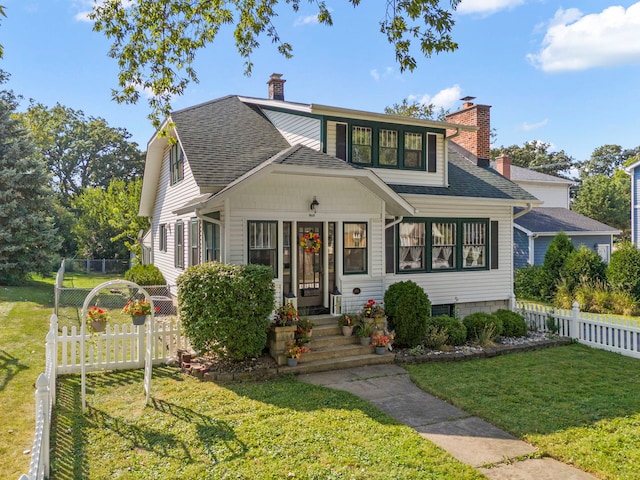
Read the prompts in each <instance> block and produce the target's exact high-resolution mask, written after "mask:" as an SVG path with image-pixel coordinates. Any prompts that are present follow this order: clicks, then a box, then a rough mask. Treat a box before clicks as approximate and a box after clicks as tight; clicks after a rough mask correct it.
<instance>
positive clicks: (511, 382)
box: [407, 345, 640, 480]
mask: <svg viewBox="0 0 640 480" xmlns="http://www.w3.org/2000/svg"><path fill="white" fill-rule="evenodd" d="M407 368H408V370H409V372H410V374H411V377H412V379H413V380H414V382H416V383H417V384H418V385H419V386H420V387H421V388H423V389H424V390H426V391H428V392H430V393H432V394H434V395H437V396H438V397H440V398H442V399H444V400H447V401H450V402H451V403H454V404H455V405H457V406H458V407H460V408H462V409H463V410H466V411H467V412H469V413H471V414H473V415H477V416H479V417H482V418H484V419H485V420H488V421H489V422H491V423H493V424H494V425H497V426H498V427H501V428H503V429H504V430H507V431H509V432H511V433H512V434H514V435H516V436H519V437H521V438H523V439H525V440H526V441H528V442H530V443H532V444H534V445H536V446H537V447H539V448H540V449H541V450H542V452H543V453H546V454H548V455H550V456H552V457H554V458H556V459H558V460H561V461H563V462H566V463H572V464H574V465H575V466H577V467H578V468H580V469H581V470H584V471H590V472H593V473H595V474H596V475H598V476H599V477H601V478H606V479H616V480H627V479H628V480H631V479H637V478H638V471H639V470H640V375H638V371H639V369H640V361H639V360H635V359H632V358H628V357H623V356H621V355H617V354H613V353H609V352H605V351H602V350H595V349H591V348H588V347H584V346H580V345H571V346H566V347H557V348H552V349H546V350H538V351H534V352H528V353H519V354H513V355H504V356H499V357H495V358H491V359H481V360H473V361H468V362H457V363H431V364H422V365H414V366H409V367H407Z"/></svg>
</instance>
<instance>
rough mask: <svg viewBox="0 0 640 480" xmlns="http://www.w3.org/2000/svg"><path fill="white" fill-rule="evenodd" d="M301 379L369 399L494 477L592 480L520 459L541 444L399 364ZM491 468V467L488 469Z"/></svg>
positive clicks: (545, 461)
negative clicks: (429, 387) (433, 388)
mask: <svg viewBox="0 0 640 480" xmlns="http://www.w3.org/2000/svg"><path fill="white" fill-rule="evenodd" d="M297 378H298V380H300V381H303V382H307V383H312V384H314V385H323V386H325V387H329V388H334V389H337V390H346V391H347V392H351V393H353V394H354V395H357V396H359V397H360V398H362V399H364V400H367V401H369V402H370V403H372V404H373V405H375V406H376V407H378V408H379V409H380V410H382V411H384V412H386V413H388V414H389V415H390V416H392V417H393V418H395V419H396V420H398V421H399V422H401V423H404V424H406V425H408V426H410V427H412V428H414V429H415V430H416V431H417V432H418V433H420V435H422V436H423V437H425V438H427V439H429V440H431V441H432V442H433V443H435V444H436V445H439V446H440V447H442V448H443V449H444V450H446V451H448V452H449V453H450V454H451V455H453V456H454V457H455V458H457V459H458V460H460V461H461V462H464V463H467V464H469V465H471V466H473V467H475V468H477V469H478V470H479V471H480V472H482V473H483V474H484V475H485V476H487V477H488V478H491V479H495V480H529V479H530V480H593V479H595V478H596V477H594V476H592V475H590V474H588V473H585V472H583V471H581V470H578V469H576V468H574V467H571V466H569V465H565V464H564V463H561V462H558V461H556V460H553V459H551V458H541V459H519V458H518V457H521V456H523V455H528V454H531V453H534V452H536V448H535V447H533V446H531V445H529V444H528V443H526V442H524V441H522V440H520V439H518V438H516V437H513V436H512V435H509V434H508V433H506V432H504V431H502V430H500V429H498V428H496V427H494V426H493V425H491V424H490V423H487V422H485V421H484V420H481V419H479V418H477V417H473V416H471V415H469V414H468V413H466V412H464V411H463V410H460V409H459V408H457V407H454V406H453V405H450V404H448V403H446V402H443V401H442V400H439V399H437V398H436V397H434V396H432V395H429V394H428V393H426V392H424V391H422V390H420V389H419V388H418V387H416V386H415V385H414V384H413V382H411V379H410V378H409V374H408V373H407V371H406V370H405V369H404V368H402V367H399V366H397V365H379V366H370V367H358V368H351V369H346V370H335V371H330V372H319V373H309V374H303V375H298V377H297ZM487 466H490V468H488V467H487Z"/></svg>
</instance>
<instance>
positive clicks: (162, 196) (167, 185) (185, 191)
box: [151, 149, 200, 295]
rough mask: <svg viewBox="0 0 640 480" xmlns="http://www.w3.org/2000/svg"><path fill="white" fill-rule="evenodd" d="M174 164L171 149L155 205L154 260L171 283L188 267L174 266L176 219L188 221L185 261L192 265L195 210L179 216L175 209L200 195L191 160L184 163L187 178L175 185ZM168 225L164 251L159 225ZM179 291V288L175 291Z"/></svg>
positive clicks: (166, 154)
mask: <svg viewBox="0 0 640 480" xmlns="http://www.w3.org/2000/svg"><path fill="white" fill-rule="evenodd" d="M169 170H170V168H169V149H167V150H166V151H165V153H164V157H163V159H162V168H161V171H160V179H159V183H158V190H157V195H156V200H155V205H154V209H153V224H152V226H151V228H153V238H154V249H153V263H154V264H155V265H156V266H157V267H158V268H159V269H160V271H161V272H162V274H163V275H164V276H165V280H166V281H167V283H168V284H169V285H175V284H176V280H177V278H178V276H179V275H180V274H182V272H183V271H184V270H183V269H181V268H176V267H175V266H174V247H175V233H176V232H175V223H176V221H178V220H180V219H181V220H182V221H183V223H184V242H185V249H184V265H185V266H186V265H188V244H187V242H188V241H189V233H188V232H189V221H190V219H191V217H192V216H193V215H192V214H187V215H183V216H177V215H175V214H174V213H172V212H173V211H174V210H176V209H178V208H179V207H181V206H183V205H184V204H185V203H187V202H188V201H189V200H191V199H193V198H194V197H196V196H198V195H200V191H199V189H198V186H197V185H196V183H195V180H194V179H193V174H192V172H191V167H190V165H189V162H188V161H187V159H186V158H185V164H184V178H183V179H182V180H181V181H180V182H178V183H176V184H174V185H171V180H170V171H169ZM163 223H164V224H166V225H167V251H166V252H161V251H159V250H158V244H159V242H158V240H159V235H158V233H159V229H160V228H159V226H160V225H161V224H163ZM172 293H173V294H174V295H175V294H176V292H175V291H172Z"/></svg>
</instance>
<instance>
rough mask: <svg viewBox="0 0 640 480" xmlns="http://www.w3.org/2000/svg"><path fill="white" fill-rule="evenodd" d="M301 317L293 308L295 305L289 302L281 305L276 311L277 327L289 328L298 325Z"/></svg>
mask: <svg viewBox="0 0 640 480" xmlns="http://www.w3.org/2000/svg"><path fill="white" fill-rule="evenodd" d="M298 320H300V316H299V315H298V310H297V309H296V307H294V306H293V303H291V302H287V303H285V304H284V305H280V306H279V307H278V309H277V310H276V318H275V325H276V326H277V327H287V326H290V325H294V324H297V323H298Z"/></svg>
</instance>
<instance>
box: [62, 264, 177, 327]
mask: <svg viewBox="0 0 640 480" xmlns="http://www.w3.org/2000/svg"><path fill="white" fill-rule="evenodd" d="M83 262H84V260H83ZM91 262H101V261H100V260H96V261H91ZM115 262H119V260H116V261H115ZM67 265H71V266H72V267H77V266H78V265H79V261H78V260H75V259H74V260H73V261H71V262H70V261H69V260H63V261H62V263H61V265H60V269H59V270H58V273H57V275H56V284H55V313H56V315H57V316H58V322H59V325H60V326H65V325H66V326H69V327H72V326H74V325H75V326H78V327H79V326H80V325H81V322H82V305H83V304H84V301H85V298H86V297H87V295H89V293H90V292H91V291H92V290H93V288H94V287H93V286H92V287H86V288H77V287H65V286H64V284H65V281H64V280H65V275H67V276H68V275H69V273H73V272H74V270H71V271H69V270H67V269H66V267H67ZM113 265H114V264H111V266H113ZM75 272H76V273H78V271H77V270H75ZM80 273H82V274H86V273H87V272H86V270H82V271H80ZM90 273H94V274H102V273H103V272H102V271H101V270H98V271H92V272H90ZM118 277H122V276H121V275H117V274H115V273H114V279H116V278H118ZM104 281H105V279H104V277H103V276H101V277H99V278H98V279H97V281H96V285H95V286H97V285H98V284H100V283H102V282H104ZM142 288H144V289H145V290H146V291H147V292H148V293H149V295H150V296H151V299H152V300H153V305H154V308H155V316H156V319H158V320H161V319H162V317H165V318H170V317H176V316H177V308H176V300H175V299H174V298H173V297H172V296H171V289H170V286H169V285H151V286H147V285H144V286H142ZM132 295H133V294H132V293H131V292H129V291H128V289H118V290H117V291H115V290H114V291H111V292H101V293H100V295H99V296H98V297H97V298H96V302H97V305H99V306H100V307H103V308H107V309H109V310H110V311H111V312H113V313H114V314H115V313H117V312H119V311H120V310H121V309H122V307H124V305H125V304H126V303H127V302H128V301H129V300H131V297H132ZM96 302H92V304H96Z"/></svg>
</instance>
